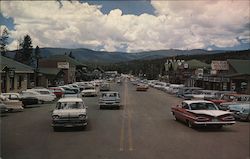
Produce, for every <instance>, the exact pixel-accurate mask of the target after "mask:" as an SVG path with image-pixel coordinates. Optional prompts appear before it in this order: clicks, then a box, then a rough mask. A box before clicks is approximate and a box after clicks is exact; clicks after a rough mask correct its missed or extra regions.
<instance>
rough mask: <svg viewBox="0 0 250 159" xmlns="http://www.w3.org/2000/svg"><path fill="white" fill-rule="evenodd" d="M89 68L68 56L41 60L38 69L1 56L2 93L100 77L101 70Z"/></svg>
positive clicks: (0, 88)
mask: <svg viewBox="0 0 250 159" xmlns="http://www.w3.org/2000/svg"><path fill="white" fill-rule="evenodd" d="M87 69H88V68H87V66H86V65H84V64H82V63H81V62H79V61H77V60H75V59H72V58H70V57H69V56H67V55H55V56H51V57H50V58H45V59H41V60H39V62H38V67H37V68H32V67H30V66H27V65H24V64H22V63H20V62H17V61H15V60H13V59H11V58H7V57H4V56H1V61H0V74H1V75H0V77H1V79H0V81H1V87H0V90H1V92H20V91H22V90H26V89H29V88H33V87H46V88H47V87H49V86H58V85H64V84H69V83H74V82H76V81H81V80H89V79H91V78H94V76H95V77H99V76H100V74H101V73H102V72H101V71H100V69H96V70H94V71H93V72H94V73H92V72H88V70H87Z"/></svg>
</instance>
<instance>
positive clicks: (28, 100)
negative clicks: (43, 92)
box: [2, 93, 38, 107]
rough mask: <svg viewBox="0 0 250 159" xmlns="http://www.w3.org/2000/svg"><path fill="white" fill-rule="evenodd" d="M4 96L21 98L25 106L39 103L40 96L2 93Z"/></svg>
mask: <svg viewBox="0 0 250 159" xmlns="http://www.w3.org/2000/svg"><path fill="white" fill-rule="evenodd" d="M2 95H3V96H5V97H7V98H8V99H10V100H20V101H22V103H23V107H26V106H27V105H33V104H38V98H36V97H29V96H23V94H22V93H20V94H19V93H2Z"/></svg>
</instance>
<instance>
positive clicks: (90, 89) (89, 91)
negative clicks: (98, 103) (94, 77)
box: [81, 86, 97, 97]
mask: <svg viewBox="0 0 250 159" xmlns="http://www.w3.org/2000/svg"><path fill="white" fill-rule="evenodd" d="M81 95H82V97H96V96H97V90H96V88H95V87H94V86H86V87H85V88H84V89H83V90H82V91H81Z"/></svg>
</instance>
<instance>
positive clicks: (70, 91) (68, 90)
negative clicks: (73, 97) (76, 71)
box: [59, 85, 80, 94]
mask: <svg viewBox="0 0 250 159" xmlns="http://www.w3.org/2000/svg"><path fill="white" fill-rule="evenodd" d="M59 87H60V88H63V89H64V94H78V93H80V91H79V89H77V88H74V87H70V86H68V85H64V86H59Z"/></svg>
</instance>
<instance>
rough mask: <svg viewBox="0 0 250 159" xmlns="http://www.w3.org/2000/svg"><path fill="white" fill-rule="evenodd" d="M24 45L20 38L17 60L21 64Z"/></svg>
mask: <svg viewBox="0 0 250 159" xmlns="http://www.w3.org/2000/svg"><path fill="white" fill-rule="evenodd" d="M22 45H23V39H22V38H19V39H18V45H17V49H16V54H15V60H16V61H19V62H21V61H22Z"/></svg>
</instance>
